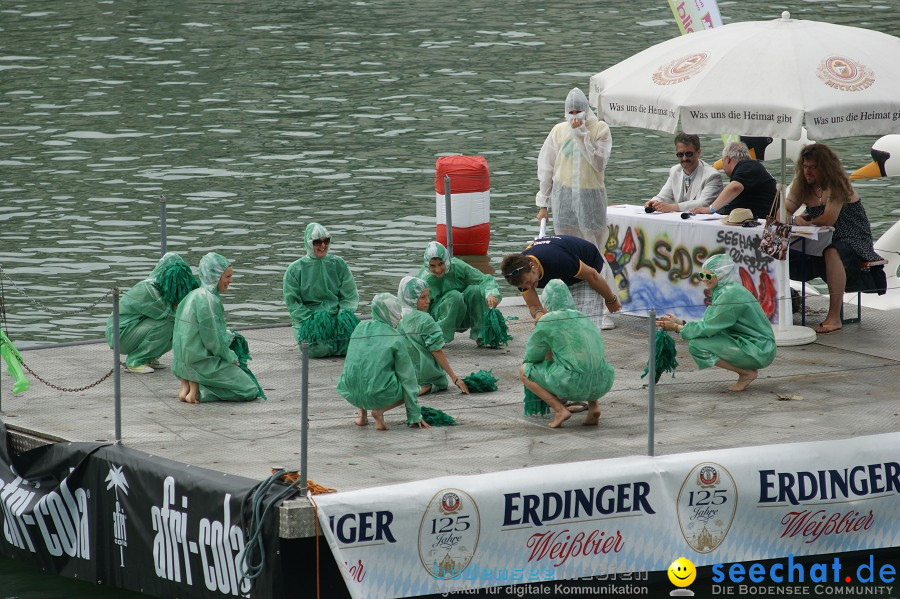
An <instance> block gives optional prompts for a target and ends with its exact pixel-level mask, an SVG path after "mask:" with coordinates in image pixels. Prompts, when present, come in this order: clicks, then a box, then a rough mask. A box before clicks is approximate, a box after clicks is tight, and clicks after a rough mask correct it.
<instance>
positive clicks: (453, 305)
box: [417, 241, 500, 343]
mask: <svg viewBox="0 0 900 599" xmlns="http://www.w3.org/2000/svg"><path fill="white" fill-rule="evenodd" d="M432 258H438V259H439V260H441V261H442V262H443V263H444V265H445V266H446V270H444V275H443V276H442V277H436V276H434V275H433V274H431V272H430V271H429V270H428V263H429V262H430V261H431V259H432ZM448 258H450V253H449V252H448V251H447V248H445V247H444V246H443V245H442V244H440V243H438V242H437V241H432V242H431V243H429V244H428V246H427V247H426V248H425V254H424V261H423V262H422V268H421V269H420V270H419V274H418V275H417V276H418V277H419V278H420V279H422V280H423V281H425V283H427V284H428V288H429V289H430V290H431V306H430V307H429V308H428V313H429V314H431V316H432V317H434V320H435V321H436V322H437V323H438V326H440V327H441V331H443V333H444V341H445V342H447V343H450V342H451V341H453V336H454V334H455V333H457V332H463V331H465V330H466V329H470V331H469V337H470V338H472V339H480V338H481V329H482V326H483V325H484V314H485V312H487V309H488V306H487V298H489V297H496V298H497V299H498V300H499V299H500V288H499V287H498V286H497V282H496V281H495V280H494V278H493V277H492V276H491V275H487V274H484V273H483V272H481V271H480V270H478V269H477V268H475V267H474V266H471V265H469V264H467V263H465V262H463V261H462V260H460V259H459V258H452V259H449V260H448Z"/></svg>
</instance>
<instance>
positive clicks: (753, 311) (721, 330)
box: [681, 254, 776, 370]
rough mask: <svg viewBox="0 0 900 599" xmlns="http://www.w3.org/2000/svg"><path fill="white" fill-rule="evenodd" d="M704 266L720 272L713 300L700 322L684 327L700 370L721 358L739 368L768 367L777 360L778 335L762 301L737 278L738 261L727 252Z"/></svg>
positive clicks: (709, 269)
mask: <svg viewBox="0 0 900 599" xmlns="http://www.w3.org/2000/svg"><path fill="white" fill-rule="evenodd" d="M703 269H704V270H706V271H709V272H711V273H713V274H714V275H716V278H717V281H716V286H715V288H714V289H713V290H712V294H711V295H712V303H711V304H710V306H709V307H708V308H707V309H706V312H704V314H703V318H702V319H701V320H699V321H696V322H689V323H687V324H685V325H684V328H682V329H681V338H682V339H686V340H687V341H688V351H689V352H690V353H691V357H693V358H694V362H696V363H697V367H698V368H700V369H703V368H709V367H710V366H715V364H716V362H718V361H719V360H720V359H721V360H725V361H726V362H728V363H729V364H731V365H733V366H737V367H738V368H745V369H750V370H756V369H759V368H765V367H766V366H768V365H769V364H771V363H772V360H774V359H775V351H776V348H775V334H774V333H773V332H772V324H771V323H770V322H769V319H768V318H766V315H765V313H764V312H763V310H762V307H761V306H760V305H759V301H758V300H757V299H756V298H755V297H754V296H753V294H752V293H750V291H748V290H747V288H746V287H744V286H743V285H742V284H741V283H740V282H738V281H735V280H734V272H735V270H736V267H735V264H734V261H733V260H732V259H731V256H729V255H727V254H717V255H715V256H711V257H710V258H707V259H706V261H705V262H704V263H703Z"/></svg>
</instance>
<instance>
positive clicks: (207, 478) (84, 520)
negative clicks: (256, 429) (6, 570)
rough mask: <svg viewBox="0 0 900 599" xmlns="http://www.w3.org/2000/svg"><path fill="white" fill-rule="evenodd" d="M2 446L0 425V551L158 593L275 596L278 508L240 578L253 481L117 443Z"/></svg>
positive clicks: (59, 569) (3, 436)
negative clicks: (257, 555) (257, 554)
mask: <svg viewBox="0 0 900 599" xmlns="http://www.w3.org/2000/svg"><path fill="white" fill-rule="evenodd" d="M7 448H8V443H7V431H6V427H5V426H4V425H3V423H2V422H0V514H2V521H3V533H2V536H0V555H3V556H6V557H10V558H13V559H16V560H21V561H24V562H28V563H31V564H33V565H35V566H38V567H40V568H42V569H43V570H46V571H48V572H52V573H55V574H60V575H62V576H67V577H70V578H78V579H80V580H89V581H93V582H96V583H97V584H104V585H110V586H116V587H120V588H125V589H130V590H134V591H140V592H143V593H147V594H149V595H154V596H157V597H198V598H223V597H250V598H253V597H260V598H262V597H266V598H268V597H273V596H280V591H279V590H278V588H279V585H280V578H279V573H280V570H281V568H280V558H279V555H278V551H277V550H278V542H277V541H278V521H277V512H278V510H270V512H271V516H270V518H269V519H268V521H267V522H266V523H265V525H264V528H263V533H264V538H265V539H267V544H266V555H265V556H264V557H265V561H266V566H267V568H266V569H265V571H264V572H263V573H262V574H261V575H260V576H259V577H257V578H256V579H254V580H253V581H251V580H250V579H248V578H247V577H245V576H244V573H245V572H246V563H247V562H246V561H245V556H246V552H247V549H248V546H247V534H246V533H245V531H244V530H242V528H241V515H240V513H241V512H240V510H241V502H242V500H243V499H244V497H246V496H247V495H248V493H249V492H250V491H251V490H252V488H253V487H254V485H256V481H253V480H250V479H246V478H241V477H235V476H228V475H225V474H223V473H221V472H213V471H211V470H205V469H203V468H196V467H190V468H189V467H188V466H186V465H184V464H180V463H177V462H173V461H170V460H165V459H162V458H158V457H155V456H148V455H147V454H144V453H141V452H138V451H135V450H131V449H128V448H126V447H122V446H121V445H110V444H105V443H56V444H53V445H46V446H44V447H40V448H37V449H33V450H31V451H28V452H26V453H24V454H22V455H19V456H12V455H11V454H10V453H9V451H8V449H7ZM282 489H283V487H282ZM274 492H275V491H274V490H273V492H272V493H271V494H270V495H274ZM267 497H268V496H267Z"/></svg>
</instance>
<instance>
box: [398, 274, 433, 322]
mask: <svg viewBox="0 0 900 599" xmlns="http://www.w3.org/2000/svg"><path fill="white" fill-rule="evenodd" d="M427 288H428V284H427V283H425V281H423V280H422V279H420V278H419V277H403V279H401V280H400V286H399V287H398V288H397V300H398V301H399V302H400V307H401V308H402V311H403V314H404V315H406V314H407V313H408V312H412V311H413V310H418V309H419V306H418V304H419V298H420V297H422V293H424V292H425V290H426V289H427Z"/></svg>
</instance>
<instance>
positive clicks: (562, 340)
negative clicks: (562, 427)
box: [522, 279, 615, 401]
mask: <svg viewBox="0 0 900 599" xmlns="http://www.w3.org/2000/svg"><path fill="white" fill-rule="evenodd" d="M541 303H542V304H543V305H544V307H545V308H547V310H549V311H550V312H549V313H547V314H545V315H544V316H542V317H541V319H540V320H538V321H537V324H535V325H534V331H532V333H531V337H530V338H529V339H528V342H527V343H526V344H525V358H524V359H523V360H522V361H523V362H524V364H525V370H524V371H525V376H526V377H527V378H528V379H529V380H532V381H534V382H535V383H537V384H538V385H540V386H541V387H543V388H544V389H546V390H547V391H549V392H550V393H553V394H554V395H556V396H557V397H559V398H560V399H561V400H566V401H593V400H596V399H599V398H600V397H602V396H603V395H604V394H606V392H607V391H609V390H610V388H611V387H612V384H613V380H615V373H614V372H613V368H612V366H610V365H609V364H608V363H607V362H606V360H605V359H604V357H603V356H604V353H603V338H602V337H601V336H600V330H599V329H598V328H597V327H596V326H594V324H593V323H592V322H591V319H590V318H588V317H587V316H586V315H584V314H583V313H581V312H579V311H578V310H576V309H575V301H574V300H573V299H572V294H571V293H570V292H569V288H568V287H567V286H566V284H565V283H563V282H562V281H561V280H559V279H552V280H550V281H549V282H548V283H547V285H546V287H545V288H544V292H543V294H541ZM548 351H549V352H550V353H551V354H552V356H553V359H552V360H547V359H546V358H547V352H548Z"/></svg>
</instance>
